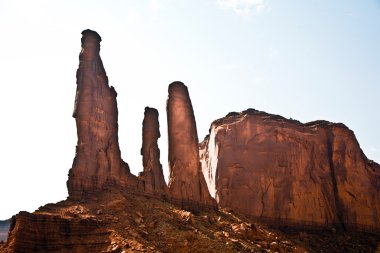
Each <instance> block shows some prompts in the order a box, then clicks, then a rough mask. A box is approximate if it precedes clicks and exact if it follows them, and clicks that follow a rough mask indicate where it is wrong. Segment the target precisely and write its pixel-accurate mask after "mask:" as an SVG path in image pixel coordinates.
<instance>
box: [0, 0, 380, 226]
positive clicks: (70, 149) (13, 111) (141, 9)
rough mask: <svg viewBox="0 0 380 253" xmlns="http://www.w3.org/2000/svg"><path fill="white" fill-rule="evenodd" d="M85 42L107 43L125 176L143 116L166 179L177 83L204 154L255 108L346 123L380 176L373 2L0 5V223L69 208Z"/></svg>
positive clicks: (378, 9) (378, 5)
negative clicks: (223, 121)
mask: <svg viewBox="0 0 380 253" xmlns="http://www.w3.org/2000/svg"><path fill="white" fill-rule="evenodd" d="M87 28H89V29H93V30H96V31H97V32H98V33H99V34H100V35H101V36H102V39H103V41H102V43H101V52H100V53H101V57H102V59H103V63H104V66H105V69H106V71H107V74H108V77H109V80H110V85H112V86H114V87H115V89H116V91H117V92H118V97H117V99H118V108H119V139H120V148H121V152H122V157H123V159H124V160H125V161H126V162H128V163H129V165H130V167H131V171H132V172H133V173H134V174H137V173H138V172H139V171H141V170H142V164H141V156H140V148H141V126H142V125H141V124H142V119H143V113H144V107H145V106H151V107H155V108H157V109H158V110H159V113H160V123H161V134H162V137H161V139H160V142H159V145H160V149H161V162H162V164H163V167H164V171H165V174H166V177H167V175H168V169H167V128H166V111H165V102H166V98H167V87H168V85H169V83H171V82H172V81H175V80H180V81H183V82H184V83H185V84H186V85H187V86H188V88H189V92H190V96H191V99H192V103H193V107H194V110H195V117H196V120H197V127H198V135H199V139H200V140H202V139H203V137H204V136H205V135H206V134H207V132H208V129H209V126H210V123H211V122H212V121H213V120H215V119H217V118H220V117H222V116H224V115H226V114H227V113H228V112H231V111H242V110H245V109H247V108H255V109H258V110H263V111H266V112H269V113H274V114H280V115H282V116H284V117H288V118H290V117H291V118H294V119H298V120H300V121H302V122H307V121H312V120H317V119H325V120H329V121H333V122H343V123H345V124H346V125H347V126H348V127H349V128H350V129H352V130H353V131H354V132H355V134H356V137H357V138H358V140H359V143H360V144H361V147H362V149H363V150H364V152H365V154H366V155H367V156H368V157H369V158H370V159H373V160H375V161H377V162H380V135H379V125H380V114H379V111H378V110H379V109H378V108H379V98H380V1H379V0H362V1H358V0H334V1H331V0H309V1H304V0H298V1H295V0H288V1H279V0H277V1H276V0H202V1H201V0H199V1H194V0H192V1H190V0H188V1H184V0H146V1H142V0H139V1H126V0H109V1H100V0H88V1H78V0H76V1H68V0H33V1H30V0H25V1H17V0H9V1H6V0H0V32H1V37H0V69H1V79H0V87H1V95H2V96H1V99H0V110H1V111H0V112H1V119H2V120H1V131H0V140H1V145H0V153H1V165H0V219H6V218H9V217H10V216H11V215H13V214H15V213H17V212H19V211H20V210H27V211H33V210H35V209H36V208H38V207H39V206H41V205H44V204H46V203H48V202H57V201H59V200H62V199H65V198H66V196H67V190H66V180H67V173H68V170H69V169H70V167H71V165H72V161H73V158H74V154H75V145H76V129H75V120H74V119H73V118H72V117H71V115H72V110H73V104H74V96H75V90H76V83H75V82H76V80H75V72H76V69H77V67H78V62H79V61H78V55H79V52H80V38H81V31H82V30H84V29H87ZM252 180H254V179H252Z"/></svg>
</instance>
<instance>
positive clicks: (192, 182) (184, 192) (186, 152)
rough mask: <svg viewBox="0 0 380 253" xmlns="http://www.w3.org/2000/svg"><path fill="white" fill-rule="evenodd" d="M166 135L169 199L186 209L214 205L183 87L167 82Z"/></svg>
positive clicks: (187, 93)
mask: <svg viewBox="0 0 380 253" xmlns="http://www.w3.org/2000/svg"><path fill="white" fill-rule="evenodd" d="M167 119H168V137H169V171H170V178H169V191H170V196H171V198H172V202H174V203H177V204H179V205H180V206H182V208H185V209H189V210H200V209H204V208H216V203H215V200H214V199H212V198H211V196H210V193H209V192H208V189H207V185H206V182H205V179H204V177H203V174H202V171H201V167H200V163H199V151H198V150H199V148H198V134H197V127H196V123H195V117H194V111H193V106H192V104H191V100H190V96H189V92H188V89H187V87H186V86H185V85H184V84H183V83H181V82H174V83H172V84H170V85H169V97H168V100H167Z"/></svg>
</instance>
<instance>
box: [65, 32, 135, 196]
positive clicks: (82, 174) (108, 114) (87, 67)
mask: <svg viewBox="0 0 380 253" xmlns="http://www.w3.org/2000/svg"><path fill="white" fill-rule="evenodd" d="M82 35H83V37H82V51H81V53H80V55H79V60H80V62H79V68H78V70H77V92H76V98H75V106H74V113H73V117H74V118H75V120H76V125H77V135H78V143H77V147H76V155H75V158H74V162H73V166H72V168H71V170H70V172H69V179H68V181H67V187H68V191H69V196H70V197H73V198H78V197H81V196H82V195H83V194H88V193H91V192H94V191H99V190H102V189H105V188H107V187H115V186H116V187H118V186H121V187H122V188H123V189H126V188H135V187H136V185H137V178H136V177H135V176H133V175H132V174H130V172H129V167H128V164H127V163H125V162H123V160H122V159H121V155H120V149H119V143H118V124H117V119H118V110H117V102H116V96H117V93H116V91H115V89H114V88H113V87H112V86H111V87H109V85H108V77H107V75H106V72H105V70H104V67H103V63H102V60H101V58H100V56H99V51H100V41H101V38H100V36H99V34H97V33H96V32H94V31H91V30H85V31H83V32H82Z"/></svg>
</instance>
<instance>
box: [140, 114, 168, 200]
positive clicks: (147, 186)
mask: <svg viewBox="0 0 380 253" xmlns="http://www.w3.org/2000/svg"><path fill="white" fill-rule="evenodd" d="M159 128H160V124H159V122H158V111H157V110H156V109H155V108H150V107H145V112H144V120H143V133H142V147H141V155H142V156H143V166H144V171H143V172H141V173H140V175H139V176H140V180H141V181H142V182H143V191H144V192H145V193H146V194H149V195H157V196H166V195H167V193H168V188H167V186H166V183H165V179H164V174H163V171H162V165H161V163H160V149H159V148H158V143H157V141H158V138H160V136H161V135H160V129H159Z"/></svg>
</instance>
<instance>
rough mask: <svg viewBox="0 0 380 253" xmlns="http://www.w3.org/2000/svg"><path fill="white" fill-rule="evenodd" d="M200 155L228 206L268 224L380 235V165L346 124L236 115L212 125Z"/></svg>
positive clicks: (215, 189)
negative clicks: (372, 231)
mask: <svg viewBox="0 0 380 253" xmlns="http://www.w3.org/2000/svg"><path fill="white" fill-rule="evenodd" d="M200 156H201V162H202V170H203V173H204V175H205V178H206V181H207V185H208V188H209V190H210V193H211V195H212V196H213V197H215V198H216V200H217V202H218V204H219V205H220V206H221V207H228V208H231V209H232V210H235V211H237V212H240V213H243V214H246V215H249V216H250V217H252V218H257V219H259V220H262V221H268V222H280V223H284V224H294V225H311V226H325V227H340V228H354V229H362V230H375V231H379V229H380V192H379V189H380V166H379V165H378V164H376V163H375V162H373V161H370V160H368V159H367V158H366V156H365V155H364V153H363V152H362V150H361V149H360V146H359V143H358V142H357V140H356V138H355V135H354V133H353V132H352V131H351V130H350V129H348V128H347V127H346V126H345V125H343V124H336V123H330V122H326V121H315V122H310V123H306V124H302V123H300V122H298V121H295V120H288V119H285V118H283V117H281V116H277V115H271V114H267V113H264V112H260V111H256V110H253V109H249V110H247V111H244V112H242V113H230V114H229V115H227V116H226V117H224V118H222V119H219V120H216V121H214V122H213V123H212V124H211V128H210V134H209V136H207V137H206V138H205V139H204V141H203V142H202V143H201V145H200Z"/></svg>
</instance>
